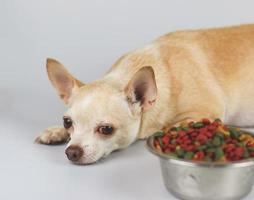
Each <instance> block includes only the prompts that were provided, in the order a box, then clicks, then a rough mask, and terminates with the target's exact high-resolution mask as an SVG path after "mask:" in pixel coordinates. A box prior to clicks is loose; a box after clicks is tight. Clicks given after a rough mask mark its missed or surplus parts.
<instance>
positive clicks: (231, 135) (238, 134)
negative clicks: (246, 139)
mask: <svg viewBox="0 0 254 200" xmlns="http://www.w3.org/2000/svg"><path fill="white" fill-rule="evenodd" d="M229 133H230V137H232V138H234V139H237V138H238V137H239V136H240V133H239V132H238V131H237V130H235V129H234V128H231V129H230V130H229Z"/></svg>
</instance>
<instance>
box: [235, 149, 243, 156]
mask: <svg viewBox="0 0 254 200" xmlns="http://www.w3.org/2000/svg"><path fill="white" fill-rule="evenodd" d="M243 153H244V148H243V147H238V148H236V150H235V155H236V156H237V157H239V158H240V157H242V156H243Z"/></svg>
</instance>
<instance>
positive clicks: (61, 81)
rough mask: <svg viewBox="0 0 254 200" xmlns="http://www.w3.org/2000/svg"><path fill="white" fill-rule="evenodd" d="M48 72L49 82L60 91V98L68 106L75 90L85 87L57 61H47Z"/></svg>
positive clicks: (50, 59)
mask: <svg viewBox="0 0 254 200" xmlns="http://www.w3.org/2000/svg"><path fill="white" fill-rule="evenodd" d="M47 72H48V77H49V80H50V81H51V83H52V85H53V86H54V87H55V88H56V90H57V91H58V94H59V96H60V98H61V99H62V100H63V101H64V103H65V104H68V101H69V98H70V97H71V95H72V94H73V92H74V91H75V89H77V88H79V87H81V86H82V85H84V84H83V83H82V82H80V81H79V80H77V79H75V78H74V77H73V76H72V75H71V74H70V73H69V72H68V71H67V70H66V69H65V68H64V66H63V65H62V64H61V63H60V62H58V61H56V60H55V59H52V58H48V59H47Z"/></svg>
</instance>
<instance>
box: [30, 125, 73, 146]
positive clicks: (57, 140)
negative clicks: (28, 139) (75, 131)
mask: <svg viewBox="0 0 254 200" xmlns="http://www.w3.org/2000/svg"><path fill="white" fill-rule="evenodd" d="M69 138H70V134H69V133H68V132H67V130H66V129H65V128H63V127H61V126H54V127H49V128H47V129H45V130H43V131H42V132H41V133H40V135H39V136H38V137H37V138H36V139H35V142H37V143H40V144H48V145H50V144H61V143H65V142H67V141H68V140H69Z"/></svg>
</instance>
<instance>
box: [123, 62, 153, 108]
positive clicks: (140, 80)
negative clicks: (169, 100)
mask: <svg viewBox="0 0 254 200" xmlns="http://www.w3.org/2000/svg"><path fill="white" fill-rule="evenodd" d="M125 93H126V95H127V99H128V101H129V103H130V105H135V104H138V105H139V106H140V107H141V108H142V111H146V110H148V109H149V108H150V107H152V105H153V104H154V103H155V100H156V97H157V86H156V81H155V76H154V71H153V68H152V67H142V68H141V69H140V70H139V71H138V72H136V73H135V75H134V76H133V77H132V79H131V80H130V82H129V83H128V85H127V86H126V88H125Z"/></svg>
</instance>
